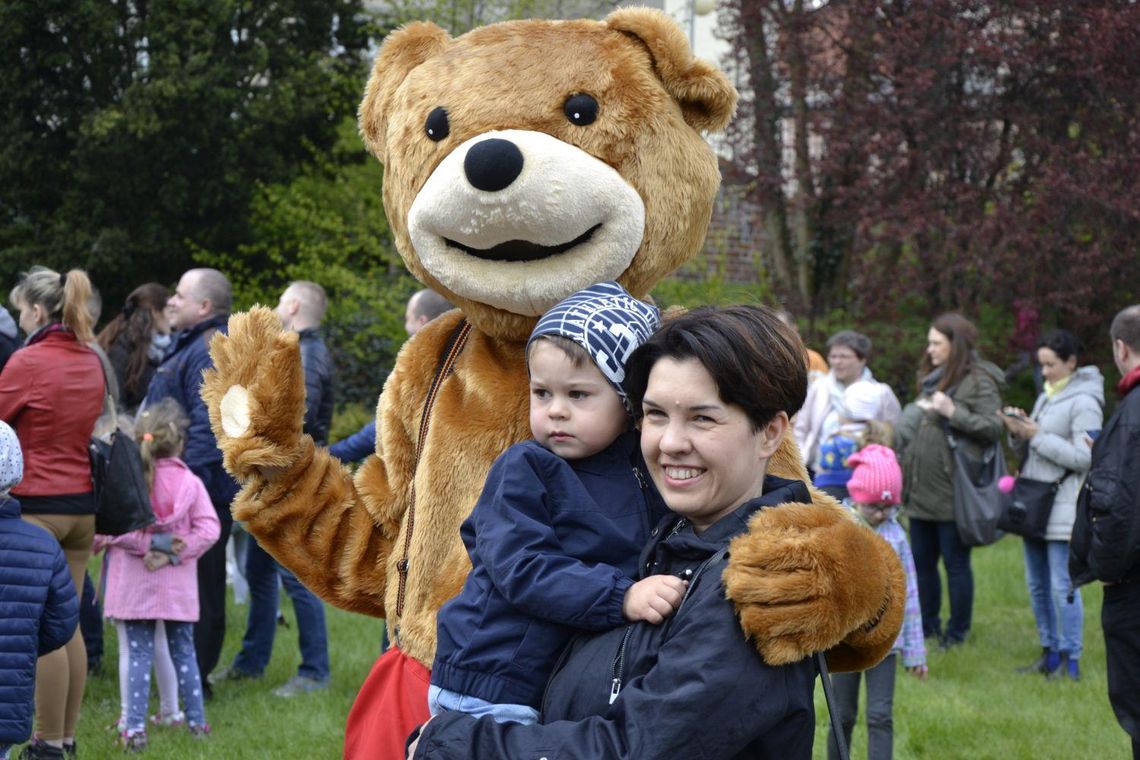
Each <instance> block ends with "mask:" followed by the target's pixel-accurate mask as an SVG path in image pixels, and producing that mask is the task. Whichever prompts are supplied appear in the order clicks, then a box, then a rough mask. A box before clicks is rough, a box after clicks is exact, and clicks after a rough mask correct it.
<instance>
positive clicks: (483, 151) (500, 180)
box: [463, 137, 523, 193]
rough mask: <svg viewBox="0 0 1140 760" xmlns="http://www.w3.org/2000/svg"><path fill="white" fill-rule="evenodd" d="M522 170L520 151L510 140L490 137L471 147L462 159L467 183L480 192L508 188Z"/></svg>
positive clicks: (492, 191) (493, 191)
mask: <svg viewBox="0 0 1140 760" xmlns="http://www.w3.org/2000/svg"><path fill="white" fill-rule="evenodd" d="M522 168H523V155H522V151H520V150H519V149H518V146H516V145H515V144H514V143H513V142H511V141H510V140H501V139H499V138H497V137H492V138H491V139H489V140H484V141H483V142H481V143H477V144H476V145H473V146H471V150H469V151H467V156H466V158H464V159H463V171H464V172H465V173H466V174H467V181H468V182H470V183H471V184H472V185H474V186H475V187H477V188H479V189H480V190H486V191H487V192H489V193H495V192H498V191H499V190H502V189H503V188H505V187H510V184H511V183H512V182H514V181H515V180H516V179H517V178H518V176H519V174H520V173H521V172H522Z"/></svg>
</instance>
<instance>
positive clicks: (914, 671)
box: [906, 665, 926, 681]
mask: <svg viewBox="0 0 1140 760" xmlns="http://www.w3.org/2000/svg"><path fill="white" fill-rule="evenodd" d="M906 672H907V673H910V674H911V675H912V676H914V677H915V678H917V679H918V680H920V681H925V680H926V666H925V665H912V666H910V667H909V668H907V669H906Z"/></svg>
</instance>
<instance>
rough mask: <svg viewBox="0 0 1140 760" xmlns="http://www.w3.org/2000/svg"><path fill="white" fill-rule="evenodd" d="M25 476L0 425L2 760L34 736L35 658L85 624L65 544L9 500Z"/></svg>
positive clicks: (51, 749)
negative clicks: (24, 517) (29, 520)
mask: <svg viewBox="0 0 1140 760" xmlns="http://www.w3.org/2000/svg"><path fill="white" fill-rule="evenodd" d="M23 473H24V462H23V455H22V453H21V451H20V442H19V441H18V440H17V439H16V433H15V432H14V431H13V430H12V428H11V427H9V426H8V425H7V424H6V423H4V422H0V587H2V588H3V589H4V594H3V596H2V598H0V757H7V752H8V749H9V747H11V746H12V745H13V744H19V743H21V742H25V741H27V739H28V737H29V736H30V735H31V733H32V711H33V708H34V707H35V687H36V676H35V674H36V660H37V659H38V658H39V657H41V656H42V655H45V654H47V653H48V652H52V651H54V650H56V649H59V648H60V647H61V646H63V645H64V644H66V643H67V642H68V641H69V640H70V639H71V637H72V635H74V634H75V626H76V624H77V623H78V622H79V600H78V599H77V598H76V596H75V584H73V583H72V582H71V572H70V571H69V570H68V569H67V562H66V560H64V558H63V550H62V549H60V546H59V542H57V541H56V540H55V539H54V538H53V537H52V536H51V534H49V533H48V532H47V531H46V530H44V529H43V528H40V527H37V526H35V525H32V524H31V523H27V522H24V521H23V520H21V519H20V503H19V502H18V501H16V500H15V499H13V498H11V497H10V496H9V495H8V490H9V489H10V488H11V487H12V486H14V485H16V484H17V483H19V482H20V479H21V478H22V477H23ZM37 752H38V754H39V756H41V757H53V758H56V757H58V758H61V760H62V758H63V749H62V748H61V747H56V746H52V745H47V744H44V743H41V744H38V745H37Z"/></svg>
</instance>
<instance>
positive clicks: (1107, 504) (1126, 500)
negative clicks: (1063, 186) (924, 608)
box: [1069, 304, 1140, 758]
mask: <svg viewBox="0 0 1140 760" xmlns="http://www.w3.org/2000/svg"><path fill="white" fill-rule="evenodd" d="M1110 335H1111V337H1112V355H1113V359H1115V361H1116V366H1117V368H1118V369H1119V370H1120V374H1121V379H1120V384H1119V385H1118V386H1117V390H1118V391H1119V393H1120V396H1121V398H1120V401H1119V403H1117V405H1116V411H1115V413H1113V415H1112V417H1111V418H1110V419H1109V421H1108V422H1107V423H1105V425H1104V430H1103V431H1102V432H1101V434H1100V437H1099V438H1098V439H1097V440H1096V442H1095V443H1094V444H1093V450H1092V467H1091V468H1090V469H1089V474H1088V477H1087V478H1086V480H1085V486H1084V488H1083V489H1082V490H1081V495H1080V500H1079V501H1078V503H1077V519H1076V523H1075V524H1074V526H1073V540H1072V544H1071V554H1070V557H1069V571H1070V572H1071V574H1072V576H1073V582H1074V585H1080V584H1082V583H1088V582H1090V581H1093V580H1098V581H1101V582H1103V583H1104V606H1103V607H1102V609H1101V625H1102V626H1103V627H1104V650H1105V659H1106V666H1107V671H1108V698H1109V701H1110V702H1111V703H1112V709H1113V710H1114V711H1115V712H1116V719H1117V720H1118V721H1120V725H1121V727H1122V728H1123V729H1124V730H1125V731H1126V732H1127V733H1128V735H1129V736H1130V737H1132V756H1133V758H1140V304H1137V305H1134V306H1129V307H1128V308H1126V309H1124V310H1123V311H1121V312H1120V313H1119V314H1117V315H1116V318H1115V319H1114V320H1113V321H1112V328H1111V330H1110Z"/></svg>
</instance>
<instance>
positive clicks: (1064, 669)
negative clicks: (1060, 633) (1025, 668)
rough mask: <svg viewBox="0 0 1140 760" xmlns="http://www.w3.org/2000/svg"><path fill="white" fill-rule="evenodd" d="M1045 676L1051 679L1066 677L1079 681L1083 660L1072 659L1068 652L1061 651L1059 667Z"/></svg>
mask: <svg viewBox="0 0 1140 760" xmlns="http://www.w3.org/2000/svg"><path fill="white" fill-rule="evenodd" d="M1045 677H1046V678H1048V679H1049V680H1050V681H1063V680H1065V679H1068V680H1070V681H1079V680H1081V661H1080V660H1070V659H1069V654H1068V652H1061V657H1060V661H1059V662H1058V663H1057V667H1056V668H1055V669H1054V670H1052V671H1051V672H1049V673H1048V674H1046V676H1045Z"/></svg>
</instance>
